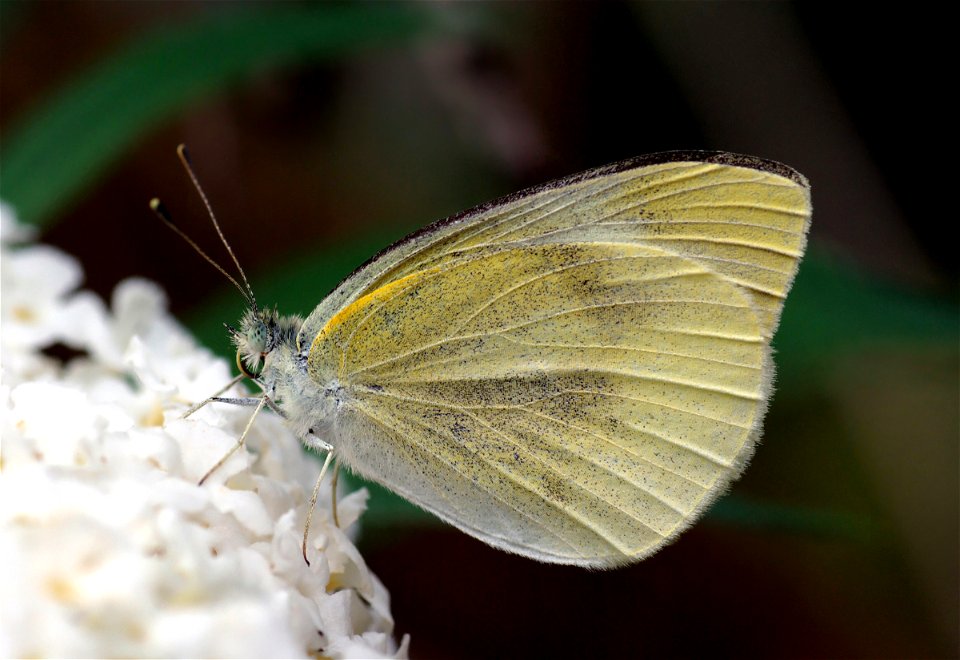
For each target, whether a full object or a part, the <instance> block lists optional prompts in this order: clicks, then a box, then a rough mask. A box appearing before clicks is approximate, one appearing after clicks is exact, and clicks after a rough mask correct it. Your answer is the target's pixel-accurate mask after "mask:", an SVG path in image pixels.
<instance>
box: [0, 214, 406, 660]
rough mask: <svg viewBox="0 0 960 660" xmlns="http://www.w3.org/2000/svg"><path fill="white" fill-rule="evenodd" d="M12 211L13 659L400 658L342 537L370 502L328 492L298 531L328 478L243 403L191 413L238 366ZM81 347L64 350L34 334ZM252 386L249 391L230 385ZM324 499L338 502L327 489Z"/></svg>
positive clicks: (8, 313)
mask: <svg viewBox="0 0 960 660" xmlns="http://www.w3.org/2000/svg"><path fill="white" fill-rule="evenodd" d="M27 234H28V232H26V231H25V229H24V228H23V227H22V226H21V225H18V224H17V223H16V221H15V219H14V218H13V217H12V214H11V213H10V209H9V208H2V209H0V243H2V246H0V248H2V251H0V267H2V277H0V283H2V297H0V340H2V341H0V348H2V353H0V360H2V361H0V369H2V380H0V406H2V415H3V417H2V427H3V431H2V433H3V435H2V439H3V445H2V457H0V458H2V468H3V469H2V474H0V566H2V567H3V577H2V578H0V656H3V657H11V656H18V657H24V656H78V657H94V656H101V657H102V656H114V657H115V656H181V657H184V656H245V657H267V656H283V657H302V656H307V655H312V656H327V657H333V658H346V657H364V658H369V657H405V656H406V654H407V639H406V638H405V639H404V641H403V644H401V645H400V647H399V648H398V647H397V645H396V643H395V642H394V640H393V637H392V629H393V621H392V618H391V615H390V606H389V594H388V593H387V591H386V589H385V588H384V587H383V585H382V584H381V583H380V582H379V581H378V580H377V578H376V577H375V576H374V575H373V574H372V573H371V572H370V571H369V570H368V569H367V567H366V565H365V563H364V561H363V559H362V557H361V556H360V554H359V553H358V551H357V549H356V548H355V547H354V545H353V543H352V542H351V540H350V539H349V538H348V537H347V536H346V535H345V533H344V531H343V530H344V529H347V528H349V527H350V526H351V524H353V523H354V522H356V520H357V518H358V517H359V516H360V514H361V513H362V511H363V509H364V508H365V504H366V497H367V494H366V492H365V491H359V492H356V493H353V494H352V495H350V496H348V497H346V498H344V499H341V500H340V502H339V508H338V512H339V520H340V525H341V528H342V529H341V528H338V527H337V526H335V525H334V524H333V522H332V516H331V515H330V511H329V502H328V500H329V498H321V504H320V505H319V506H318V508H317V511H316V513H315V515H314V518H313V522H314V524H313V526H312V528H311V535H310V539H309V547H308V552H309V556H310V560H311V566H309V567H308V566H307V565H306V564H305V563H304V561H303V558H302V556H301V551H300V536H301V533H302V529H303V521H304V516H305V513H306V500H307V499H308V497H307V496H306V494H309V492H310V489H311V488H312V486H313V481H314V479H316V476H317V474H318V470H319V465H318V463H317V462H316V461H315V460H313V459H310V458H308V457H307V455H306V454H305V453H304V452H303V451H302V449H301V447H300V445H299V443H298V441H297V439H296V438H294V437H293V435H292V434H291V433H290V432H289V431H288V430H287V429H286V428H285V427H284V426H283V425H282V423H281V422H280V420H279V419H278V418H277V417H276V416H275V415H273V414H272V413H263V414H261V415H260V416H259V418H258V419H257V421H256V422H255V423H254V425H253V428H252V430H251V433H250V435H249V436H248V438H247V443H246V450H244V451H239V452H236V453H235V454H234V455H233V456H232V457H231V458H230V460H228V461H227V462H226V463H225V464H224V465H223V466H222V467H221V468H220V469H219V470H217V471H216V472H215V473H214V474H213V475H212V476H211V478H210V479H209V480H208V481H207V482H206V483H205V484H204V485H203V486H198V485H197V481H198V479H199V478H200V477H201V476H202V475H203V474H204V473H205V472H206V471H207V470H208V469H209V468H210V467H212V466H213V465H214V464H215V463H216V462H217V460H218V459H220V458H221V457H222V456H223V455H224V454H225V453H226V452H227V451H228V450H229V449H230V448H231V447H232V446H233V445H234V444H235V443H236V439H237V438H238V437H239V435H240V433H241V432H242V430H243V428H244V426H245V425H246V423H247V421H248V419H249V416H250V412H251V411H250V409H246V408H239V407H235V406H227V405H208V406H206V407H205V408H203V409H201V410H200V411H198V412H197V413H195V414H194V415H192V416H191V417H190V418H189V419H187V420H182V419H180V416H181V414H182V413H183V411H185V410H186V409H187V407H188V406H189V405H190V404H191V403H193V402H195V401H200V400H203V399H204V398H205V397H207V396H209V395H210V394H211V393H213V392H214V391H216V390H217V389H219V388H220V387H222V386H223V384H224V383H226V382H227V381H228V380H229V378H230V373H229V369H228V367H227V365H226V363H225V362H224V361H223V360H220V359H218V358H216V357H213V356H212V355H211V354H210V353H209V352H207V351H205V350H203V349H202V348H199V347H198V346H197V344H196V343H195V341H194V340H193V339H192V338H191V337H190V336H189V335H188V334H187V333H186V332H185V331H184V330H183V329H182V328H181V327H180V326H179V325H178V324H177V323H176V322H175V321H174V320H173V319H172V318H171V317H170V316H169V315H168V314H167V312H166V305H165V300H164V296H163V293H162V292H161V291H160V290H159V289H158V287H156V286H155V285H153V284H151V283H149V282H146V281H142V280H129V281H126V282H124V283H122V284H120V285H119V286H118V287H117V289H116V291H115V292H114V295H113V300H112V301H111V306H110V309H109V310H108V309H107V308H106V306H105V305H104V303H103V302H102V301H101V300H100V299H99V298H97V297H96V296H94V295H93V294H91V293H89V292H75V289H76V287H77V286H78V284H79V283H80V279H81V276H82V273H81V269H80V267H79V265H78V264H77V263H76V262H75V261H74V260H73V259H71V258H70V257H68V256H67V255H65V254H63V253H61V252H59V251H57V250H55V249H52V248H50V247H46V246H42V245H31V244H27V245H23V246H20V247H19V248H14V247H13V246H12V243H15V242H19V241H22V240H24V239H26V238H27V237H28V236H27ZM54 343H59V344H62V345H65V346H68V347H70V348H72V349H74V350H76V351H80V355H79V357H76V358H74V359H72V360H69V361H68V362H67V363H66V364H62V363H61V362H60V361H58V360H55V359H53V358H51V357H48V356H47V355H45V354H44V353H43V352H41V349H43V348H45V347H48V346H50V345H52V344H54ZM237 395H241V396H242V394H239V393H238V394H237ZM323 500H327V502H326V505H324V503H323Z"/></svg>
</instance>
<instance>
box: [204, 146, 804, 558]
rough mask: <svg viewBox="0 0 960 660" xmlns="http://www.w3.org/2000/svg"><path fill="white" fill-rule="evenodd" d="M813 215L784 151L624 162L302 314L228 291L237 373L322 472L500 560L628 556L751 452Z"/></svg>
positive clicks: (470, 217) (442, 235)
mask: <svg viewBox="0 0 960 660" xmlns="http://www.w3.org/2000/svg"><path fill="white" fill-rule="evenodd" d="M191 176H192V174H191ZM201 194H202V193H201ZM810 216H811V205H810V187H809V184H808V182H807V180H806V179H805V178H804V177H803V176H802V175H800V174H799V173H797V172H796V171H794V170H792V169H791V168H789V167H787V166H785V165H781V164H779V163H775V162H772V161H768V160H762V159H759V158H754V157H750V156H741V155H736V154H730V153H722V152H667V153H660V154H653V155H648V156H641V157H639V158H635V159H632V160H627V161H623V162H620V163H615V164H612V165H608V166H606V167H601V168H598V169H594V170H590V171H587V172H584V173H581V174H577V175H574V176H570V177H567V178H564V179H560V180H558V181H554V182H552V183H547V184H545V185H541V186H537V187H534V188H530V189H528V190H524V191H521V192H519V193H516V194H513V195H509V196H507V197H503V198H501V199H497V200H495V201H492V202H489V203H486V204H483V205H481V206H478V207H476V208H474V209H471V210H469V211H465V212H463V213H460V214H457V215H454V216H452V217H449V218H447V219H445V220H441V221H439V222H436V223H434V224H432V225H430V226H428V227H426V228H424V229H422V230H420V231H418V232H416V233H414V234H411V235H410V236H407V237H406V238H404V239H402V240H401V241H399V242H397V243H396V244H394V245H392V246H390V247H389V248H387V249H385V250H383V251H382V252H380V253H379V254H377V255H376V256H374V257H373V258H372V259H370V260H369V261H367V262H366V263H365V264H364V265H362V266H361V267H359V268H358V269H357V270H356V271H355V272H354V273H353V274H352V275H350V276H349V277H347V278H346V279H345V280H344V281H343V282H342V283H341V284H340V285H339V286H337V287H336V288H335V289H334V290H333V292H332V293H330V294H329V295H328V296H327V297H326V298H325V299H324V300H323V301H322V302H321V303H320V304H319V305H318V306H317V307H316V309H314V311H313V312H312V313H311V314H310V315H309V316H308V317H307V318H306V319H301V318H299V317H296V316H282V315H280V314H278V313H277V312H276V311H274V310H271V309H267V308H260V307H258V306H257V305H256V302H255V300H254V298H253V294H252V291H250V289H249V285H247V286H246V291H247V292H248V293H247V294H245V295H247V297H248V301H249V302H250V305H251V306H250V309H249V310H248V311H247V312H246V314H245V315H244V317H243V319H242V321H241V323H240V327H239V328H237V329H233V330H232V334H233V338H234V341H235V343H236V345H237V363H238V365H239V367H240V369H241V371H242V375H246V376H248V377H251V378H253V379H254V380H255V381H256V382H257V383H258V384H259V385H260V386H261V387H262V389H263V391H264V394H263V396H261V397H258V398H254V399H251V400H249V401H250V402H251V403H252V402H256V403H257V405H258V410H259V408H261V407H263V406H264V405H267V406H269V407H271V408H273V409H275V410H276V411H277V412H279V413H280V414H282V415H283V417H284V418H285V419H286V421H287V423H288V424H289V426H290V427H291V428H292V429H293V431H294V432H295V433H297V434H298V435H299V436H300V437H301V438H303V439H304V442H305V443H306V444H307V445H308V446H312V447H314V448H319V449H322V450H325V451H327V463H326V464H325V468H326V465H329V463H330V460H331V458H333V457H336V460H337V461H338V463H340V464H342V465H344V466H346V467H348V468H349V469H351V470H352V471H353V472H355V473H357V474H359V475H360V476H362V477H364V478H366V479H369V480H372V481H374V482H377V483H380V484H382V485H383V486H385V487H387V488H388V489H390V490H392V491H394V492H396V493H398V494H399V495H401V496H402V497H404V498H406V499H408V500H409V501H411V502H413V503H414V504H416V505H418V506H420V507H422V508H424V509H426V510H427V511H430V512H432V513H433V514H435V515H436V516H438V517H439V518H441V519H442V520H444V521H446V522H448V523H450V524H452V525H454V526H455V527H457V528H459V529H461V530H462V531H464V532H466V533H467V534H470V535H471V536H474V537H476V538H478V539H480V540H481V541H484V542H486V543H488V544H490V545H492V546H494V547H496V548H499V549H502V550H505V551H508V552H512V553H516V554H519V555H523V556H526V557H531V558H533V559H536V560H539V561H543V562H551V563H558V564H573V565H579V566H584V567H597V568H606V567H615V566H620V565H624V564H628V563H632V562H635V561H638V560H640V559H643V558H644V557H647V556H649V555H650V554H652V553H654V552H656V551H657V550H658V549H659V548H661V547H663V546H664V545H665V544H667V543H669V542H670V541H672V540H673V539H674V538H675V537H676V536H677V535H678V534H679V533H680V532H681V531H682V530H683V529H685V528H686V527H688V526H689V525H690V524H691V523H692V522H693V521H695V520H696V519H697V518H698V517H699V516H700V514H701V513H703V511H704V510H705V509H706V508H707V507H708V506H709V505H710V504H711V503H712V502H713V501H714V500H715V499H716V498H717V496H718V495H719V494H721V493H722V492H723V491H724V489H725V488H726V487H727V486H728V484H729V483H730V482H731V481H732V480H733V479H735V478H736V477H737V476H739V474H740V473H741V472H742V471H743V469H744V467H745V466H746V464H747V462H748V460H749V459H750V457H751V455H752V454H753V451H754V447H755V445H756V443H757V440H758V438H759V437H760V434H761V427H762V421H763V417H764V414H765V412H766V408H767V405H768V401H769V399H770V396H771V391H772V382H773V374H774V364H773V360H772V357H771V349H770V342H771V338H772V337H773V334H774V331H775V330H776V328H777V324H778V321H779V318H780V313H781V310H782V309H783V304H784V299H785V297H786V295H787V292H788V291H789V289H790V286H791V284H792V281H793V279H794V276H795V274H796V271H797V267H798V264H799V261H800V259H801V257H802V255H803V252H804V248H805V244H806V234H807V230H808V228H809V224H810ZM238 267H239V264H238ZM241 274H242V270H241ZM244 282H245V278H244ZM245 284H246V282H245ZM238 287H239V285H238ZM241 290H242V291H243V290H244V289H243V288H242V287H241ZM238 378H239V377H238ZM219 400H223V399H219ZM234 402H236V401H234ZM318 487H319V482H318ZM314 498H316V491H315V492H314ZM305 539H306V532H305ZM305 556H306V555H305Z"/></svg>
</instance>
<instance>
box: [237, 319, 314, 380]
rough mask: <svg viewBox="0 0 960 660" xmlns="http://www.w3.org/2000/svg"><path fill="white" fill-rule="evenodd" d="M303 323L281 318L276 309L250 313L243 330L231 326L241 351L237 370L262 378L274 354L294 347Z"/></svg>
mask: <svg viewBox="0 0 960 660" xmlns="http://www.w3.org/2000/svg"><path fill="white" fill-rule="evenodd" d="M301 323H302V321H301V319H300V317H298V316H280V314H278V313H277V310H276V309H259V308H258V307H256V305H254V306H253V307H251V308H250V309H248V310H247V311H246V313H244V315H243V318H241V319H240V328H239V329H237V328H233V327H231V326H227V328H228V330H230V334H231V335H232V337H233V343H234V345H236V347H237V367H238V368H239V369H240V371H241V372H243V374H244V375H245V376H247V377H248V378H252V379H254V380H256V379H257V378H259V376H260V375H261V374H262V372H263V368H264V365H265V364H266V362H267V360H268V358H269V356H270V354H271V353H272V352H274V351H275V350H276V349H277V348H278V347H280V346H281V345H284V344H290V345H294V343H295V342H296V337H297V332H299V330H300V325H301Z"/></svg>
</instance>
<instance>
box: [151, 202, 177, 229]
mask: <svg viewBox="0 0 960 660" xmlns="http://www.w3.org/2000/svg"><path fill="white" fill-rule="evenodd" d="M150 210H151V211H153V212H154V213H156V214H157V216H159V217H160V219H161V220H163V221H164V222H166V223H168V224H171V225H172V224H173V220H171V218H170V212H169V211H167V207H166V206H164V205H163V202H161V201H160V198H159V197H154V198H153V199H151V200H150Z"/></svg>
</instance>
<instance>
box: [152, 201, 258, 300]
mask: <svg viewBox="0 0 960 660" xmlns="http://www.w3.org/2000/svg"><path fill="white" fill-rule="evenodd" d="M150 209H151V210H152V211H153V212H154V213H155V214H156V216H157V217H158V218H160V221H161V222H163V224H165V225H166V226H167V227H169V228H170V229H172V230H173V231H174V233H175V234H177V236H179V237H180V238H182V239H183V240H185V241H186V242H187V244H188V245H189V246H190V247H192V248H193V249H194V251H195V252H196V253H197V254H199V255H200V256H201V257H203V258H204V259H206V260H207V263H209V264H210V265H211V266H213V267H214V268H216V269H217V270H219V271H220V273H221V274H222V275H223V276H224V277H226V278H227V279H228V280H230V282H231V283H233V286H235V287H237V289H238V290H239V291H240V294H241V295H242V296H243V297H244V298H245V299H246V301H247V302H248V303H250V305H252V306H253V307H254V308H255V307H256V306H257V303H256V301H255V300H254V299H253V292H252V291H249V288H250V287H249V285H247V289H246V290H244V288H243V287H242V286H240V283H239V282H237V280H235V279H234V278H233V276H232V275H230V273H228V272H227V271H225V270H224V269H223V267H222V266H221V265H220V264H218V263H217V262H216V261H214V260H213V258H212V257H211V256H210V255H208V254H207V253H206V252H204V251H203V250H201V249H200V246H199V245H197V244H196V243H194V241H193V239H192V238H190V237H189V236H187V235H186V234H185V233H183V230H182V229H180V227H178V226H177V225H175V224H174V222H173V220H172V219H171V217H170V213H169V212H168V211H167V208H166V207H165V206H164V205H163V202H161V201H160V200H159V199H157V198H156V197H154V198H153V199H151V200H150Z"/></svg>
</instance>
